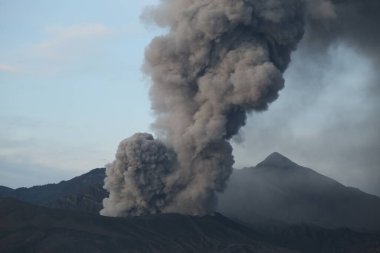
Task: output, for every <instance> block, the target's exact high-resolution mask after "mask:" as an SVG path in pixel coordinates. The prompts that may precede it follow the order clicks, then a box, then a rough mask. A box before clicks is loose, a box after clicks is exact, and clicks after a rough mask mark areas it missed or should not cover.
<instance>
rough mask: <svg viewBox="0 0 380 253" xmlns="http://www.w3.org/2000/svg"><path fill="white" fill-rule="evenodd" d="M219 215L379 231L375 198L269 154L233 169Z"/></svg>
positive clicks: (250, 220)
mask: <svg viewBox="0 0 380 253" xmlns="http://www.w3.org/2000/svg"><path fill="white" fill-rule="evenodd" d="M218 209H219V211H220V212H222V213H223V214H225V215H226V216H228V217H231V218H236V219H240V220H242V221H244V222H248V223H254V224H257V223H259V222H262V223H268V222H271V221H272V222H277V223H278V222H282V223H285V224H286V223H290V224H296V223H309V224H316V225H319V226H323V227H328V228H338V227H350V228H354V229H364V230H365V229H375V230H376V229H380V198H379V197H376V196H373V195H370V194H367V193H364V192H362V191H360V190H358V189H355V188H352V187H346V186H344V185H342V184H340V183H338V182H337V181H335V180H332V179H331V178H328V177H326V176H323V175H321V174H319V173H317V172H315V171H313V170H311V169H308V168H305V167H302V166H299V165H297V164H296V163H294V162H292V161H291V160H289V159H288V158H286V157H284V156H282V155H281V154H279V153H273V154H271V155H270V156H268V157H267V158H266V159H265V160H264V161H263V162H261V163H259V164H258V165H257V166H256V167H251V168H245V169H242V170H235V171H234V173H233V174H232V176H231V178H230V181H229V185H228V188H227V190H226V191H225V192H224V193H223V194H222V195H220V197H219V207H218Z"/></svg>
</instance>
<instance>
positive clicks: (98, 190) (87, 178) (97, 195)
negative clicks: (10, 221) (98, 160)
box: [0, 168, 107, 213]
mask: <svg viewBox="0 0 380 253" xmlns="http://www.w3.org/2000/svg"><path fill="white" fill-rule="evenodd" d="M104 177H105V169H104V168H99V169H94V170H91V171H90V172H88V173H86V174H83V175H81V176H78V177H75V178H73V179H71V180H68V181H62V182H60V183H58V184H47V185H41V186H33V187H30V188H25V187H23V188H18V189H15V190H13V189H11V188H8V187H2V186H1V187H0V197H12V198H15V199H19V200H23V201H26V202H30V203H33V204H37V205H43V206H48V207H56V208H65V209H73V210H81V211H86V212H91V213H98V212H99V210H100V209H101V208H102V200H103V199H104V198H105V197H106V196H107V192H106V191H105V190H104V189H103V183H104Z"/></svg>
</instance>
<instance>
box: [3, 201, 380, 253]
mask: <svg viewBox="0 0 380 253" xmlns="http://www.w3.org/2000/svg"><path fill="white" fill-rule="evenodd" d="M0 252H2V253H40V252H41V253H42V252H44V253H50V252H52V253H53V252H54V253H61V252H62V253H74V252H75V253H76V252H78V253H79V252H91V253H94V252H95V253H97V252H99V253H101V252H107V253H108V252H112V253H119V252H141V253H144V252H157V253H161V252H162V253H171V252H173V253H181V252H202V253H208V252H215V253H232V252H247V253H248V252H252V253H271V252H273V253H296V252H298V253H308V252H310V253H314V252H315V253H335V252H336V253H338V252H345V253H358V252H360V253H367V252H368V253H370V252H380V237H379V235H376V234H366V233H357V232H353V231H350V230H348V229H341V230H326V229H322V228H313V227H308V226H295V227H289V228H287V229H277V230H271V231H269V230H268V231H263V230H261V231H260V230H256V231H255V229H254V228H249V227H247V226H245V225H241V224H239V223H237V222H234V221H232V220H230V219H228V218H226V217H224V216H222V215H220V214H216V215H213V216H204V217H193V216H184V215H177V214H162V215H152V216H140V217H129V218H109V217H103V216H99V215H92V214H86V213H83V212H75V211H70V210H63V209H51V208H46V207H42V206H34V205H31V204H28V203H25V202H21V201H18V200H13V199H0Z"/></svg>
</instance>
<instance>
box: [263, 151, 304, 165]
mask: <svg viewBox="0 0 380 253" xmlns="http://www.w3.org/2000/svg"><path fill="white" fill-rule="evenodd" d="M261 166H273V167H283V168H287V167H294V166H298V165H297V164H296V163H295V162H293V161H291V160H290V159H289V158H287V157H285V156H283V155H281V154H280V153H278V152H273V153H272V154H270V155H269V156H268V157H267V158H265V159H264V161H262V162H260V163H259V164H257V165H256V167H261Z"/></svg>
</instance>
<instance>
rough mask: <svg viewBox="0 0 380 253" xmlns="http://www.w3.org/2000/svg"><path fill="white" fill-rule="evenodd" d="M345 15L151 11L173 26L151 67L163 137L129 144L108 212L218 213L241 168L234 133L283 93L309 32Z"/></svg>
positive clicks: (216, 7)
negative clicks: (236, 167) (221, 195)
mask: <svg viewBox="0 0 380 253" xmlns="http://www.w3.org/2000/svg"><path fill="white" fill-rule="evenodd" d="M337 2H341V1H337ZM338 14H339V13H337V12H336V6H335V3H334V2H331V1H328V0H312V1H306V0H234V1H232V0H162V1H161V4H160V5H158V6H157V7H156V8H152V9H150V10H148V11H147V12H146V13H145V17H148V18H149V19H150V21H153V22H155V23H156V24H158V25H159V26H162V27H167V28H169V32H168V33H167V34H165V35H163V36H159V37H156V38H154V39H153V41H152V42H151V43H150V45H149V46H148V48H147V49H146V54H145V64H144V70H145V72H146V73H147V74H148V75H149V76H150V77H151V81H152V86H151V89H150V97H151V102H152V109H153V111H154V113H155V115H156V121H155V122H154V123H153V129H154V130H155V132H156V135H157V136H158V139H156V140H155V139H153V137H152V136H151V135H149V134H137V135H134V136H133V137H131V138H129V139H126V140H124V141H123V142H122V143H121V144H120V146H119V149H118V152H117V154H116V160H115V161H114V162H113V163H112V164H110V165H109V166H108V167H107V170H106V173H107V178H106V180H105V189H107V190H108V191H109V192H110V196H109V198H106V199H105V200H104V202H103V203H104V209H103V210H102V211H101V214H103V215H109V216H128V215H140V214H152V213H160V212H177V213H182V214H191V215H204V214H208V213H211V212H213V211H214V209H215V206H216V192H220V191H223V189H224V188H225V186H226V182H227V180H228V178H229V176H230V174H231V172H232V165H233V163H234V160H233V156H232V147H231V145H230V143H229V140H230V139H231V138H232V137H233V136H234V135H236V134H238V132H239V129H240V128H241V127H242V126H244V125H245V123H246V117H247V114H248V113H250V112H252V111H263V110H265V109H267V107H268V104H269V103H271V102H273V101H274V100H275V99H276V98H277V97H278V92H279V90H281V89H282V88H283V87H284V79H283V76H282V74H283V72H284V71H285V70H286V68H287V66H288V64H289V62H290V55H291V52H292V51H294V50H295V49H296V47H297V44H298V42H299V41H300V40H301V38H302V37H303V34H304V32H305V29H306V28H310V29H314V31H317V30H318V29H319V28H318V25H315V24H318V22H320V23H326V24H328V23H329V22H334V20H336V19H338V18H339V17H337V15H338ZM317 28H318V29H317Z"/></svg>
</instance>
